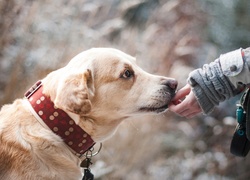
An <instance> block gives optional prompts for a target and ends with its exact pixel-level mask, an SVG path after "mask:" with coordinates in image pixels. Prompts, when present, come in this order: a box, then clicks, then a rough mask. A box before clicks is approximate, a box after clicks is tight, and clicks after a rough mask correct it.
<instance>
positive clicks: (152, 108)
mask: <svg viewBox="0 0 250 180" xmlns="http://www.w3.org/2000/svg"><path fill="white" fill-rule="evenodd" d="M174 96H175V92H169V93H167V94H165V96H163V97H162V98H161V99H160V100H159V102H158V103H155V104H151V105H147V106H144V107H141V108H140V109H139V110H140V111H142V112H154V113H162V112H164V111H166V110H167V109H168V104H169V103H170V102H171V100H172V98H173V97H174ZM163 100H164V101H163Z"/></svg>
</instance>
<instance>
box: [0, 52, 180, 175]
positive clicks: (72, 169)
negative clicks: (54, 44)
mask: <svg viewBox="0 0 250 180" xmlns="http://www.w3.org/2000/svg"><path fill="white" fill-rule="evenodd" d="M176 86H177V82H176V81H175V80H174V79H171V78H167V77H162V76H156V75H152V74H149V73H147V72H145V71H143V70H142V69H141V68H140V67H138V66H137V65H136V61H135V58H133V57H131V56H129V55H127V54H125V53H123V52H121V51H119V50H116V49H110V48H94V49H90V50H87V51H84V52H82V53H80V54H79V55H77V56H75V57H74V58H73V59H72V60H71V61H70V62H69V63H68V65H67V66H65V67H63V68H61V69H58V70H56V71H53V72H51V73H50V74H48V75H47V76H46V77H45V78H44V79H42V80H41V81H39V82H37V83H36V84H35V85H34V86H33V87H32V88H31V89H30V90H29V91H27V93H26V94H25V98H23V99H18V100H16V101H14V103H13V104H10V105H5V106H3V107H2V109H1V112H0V179H1V180H3V179H4V180H5V179H6V180H17V179H18V180H29V179H32V180H33V179H35V180H38V179H53V180H63V179H65V180H69V179H72V180H73V179H74V180H75V179H81V177H82V171H81V168H80V165H79V164H80V163H81V158H80V157H81V155H82V154H84V153H85V152H86V151H87V150H88V149H89V148H91V147H92V146H93V144H94V143H95V142H102V141H104V140H105V139H106V138H108V137H110V136H111V135H112V134H113V133H114V132H115V130H116V128H117V126H118V125H119V124H120V123H121V121H123V120H125V119H128V118H130V117H132V116H137V115H142V114H148V113H161V112H163V111H165V110H166V109H167V107H168V103H169V102H170V101H171V98H172V97H173V96H174V94H175V90H176Z"/></svg>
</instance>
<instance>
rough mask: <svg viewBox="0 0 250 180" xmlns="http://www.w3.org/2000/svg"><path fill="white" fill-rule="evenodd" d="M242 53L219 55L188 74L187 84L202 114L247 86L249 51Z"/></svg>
mask: <svg viewBox="0 0 250 180" xmlns="http://www.w3.org/2000/svg"><path fill="white" fill-rule="evenodd" d="M242 52H243V53H241V50H237V51H233V52H230V53H227V54H225V55H221V56H220V58H219V59H217V60H215V61H214V62H212V63H210V64H206V65H204V66H203V68H201V69H197V70H195V71H193V72H191V73H190V75H189V79H188V82H189V84H190V85H191V86H192V91H193V93H194V94H195V97H196V99H197V100H198V102H199V104H200V106H201V108H202V110H203V113H205V114H208V113H210V112H211V111H212V110H213V109H214V107H215V106H216V105H218V104H219V103H220V102H222V101H224V100H226V99H229V98H231V97H232V96H235V95H236V94H238V93H239V92H240V91H242V90H243V89H244V87H245V85H246V84H249V82H250V71H249V67H250V49H246V50H243V51H242ZM242 54H243V55H244V56H242ZM248 65H249V66H248Z"/></svg>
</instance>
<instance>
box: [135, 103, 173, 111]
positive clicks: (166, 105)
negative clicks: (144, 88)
mask: <svg viewBox="0 0 250 180" xmlns="http://www.w3.org/2000/svg"><path fill="white" fill-rule="evenodd" d="M167 109H168V104H165V105H163V106H160V107H142V108H140V111H143V112H156V113H161V112H164V111H165V110H167Z"/></svg>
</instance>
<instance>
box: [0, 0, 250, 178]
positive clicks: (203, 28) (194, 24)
mask: <svg viewBox="0 0 250 180" xmlns="http://www.w3.org/2000/svg"><path fill="white" fill-rule="evenodd" d="M249 9H250V1H248V0H222V1H216V0H189V1H186V0H126V1H125V0H124V1H123V0H106V1H102V0H82V1H80V0H71V1H65V0H63V1H61V0H53V1H49V0H43V1H42V0H37V1H32V0H4V1H0V15H1V18H0V33H1V36H0V105H3V104H5V103H10V102H12V101H13V100H14V99H16V98H20V97H22V96H23V94H24V92H25V90H26V89H28V87H29V86H31V85H32V84H33V83H34V82H35V81H37V80H38V79H41V78H43V77H44V76H45V75H46V74H48V73H49V72H51V71H53V70H54V69H57V68H60V67H62V66H63V65H65V64H66V63H67V62H68V61H69V60H70V59H71V58H72V57H73V56H75V55H76V54H77V53H79V52H81V51H83V50H86V49H89V48H91V47H114V48H117V49H120V50H122V51H125V52H126V53H129V54H131V55H133V56H136V57H137V62H138V64H139V65H140V66H141V67H142V68H143V69H145V70H146V71H148V72H150V73H155V74H161V75H166V76H171V77H175V78H176V79H177V80H178V81H179V87H182V86H183V85H184V84H185V83H186V78H187V76H188V73H189V72H190V71H191V70H193V69H194V68H197V67H200V66H202V65H203V64H204V63H206V62H211V61H213V60H214V59H215V58H217V57H218V56H219V54H221V53H224V52H227V51H230V50H233V49H236V48H238V47H247V46H248V45H249V39H250V37H249V36H250V32H249V31H250V22H249V20H248V18H249V15H250V14H249V13H250V11H249ZM229 103H231V104H226V105H225V104H224V105H223V104H222V106H220V108H218V109H217V110H216V111H215V112H214V114H213V116H200V117H197V118H194V119H191V120H188V121H186V119H183V118H180V117H177V116H175V115H173V114H171V113H169V112H167V113H165V114H163V115H160V116H147V117H143V118H140V119H138V120H137V119H134V120H131V121H126V122H124V123H122V125H121V127H120V128H119V130H118V132H117V133H116V134H115V135H114V137H112V138H111V139H110V140H108V141H106V142H105V143H104V147H103V150H102V151H101V154H100V156H98V157H96V160H95V161H96V162H95V163H94V165H93V171H94V173H95V174H96V177H97V178H99V179H102V180H105V179H135V180H136V179H187V180H189V179H248V178H249V177H250V174H249V173H248V169H249V168H250V164H249V161H248V159H249V158H246V159H240V158H236V157H234V156H232V155H230V153H229V147H230V141H231V137H232V134H233V131H234V125H235V120H234V117H228V115H232V114H233V112H234V103H235V101H232V102H229ZM229 107H231V108H229Z"/></svg>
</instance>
